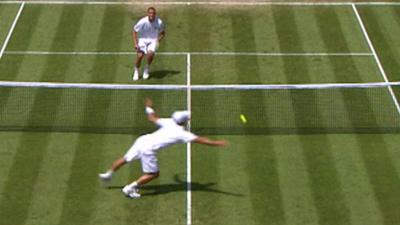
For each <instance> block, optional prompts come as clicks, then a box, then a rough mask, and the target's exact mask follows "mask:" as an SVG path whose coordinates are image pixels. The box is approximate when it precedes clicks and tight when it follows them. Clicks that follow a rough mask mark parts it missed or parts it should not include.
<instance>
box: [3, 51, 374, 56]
mask: <svg viewBox="0 0 400 225" xmlns="http://www.w3.org/2000/svg"><path fill="white" fill-rule="evenodd" d="M5 54H10V55H136V52H134V51H131V52H79V51H76V52H48V51H6V52H5ZM156 54H157V55H185V56H186V55H188V54H190V55H212V56H271V57H273V56H373V55H374V54H373V53H370V52H333V53H325V52H305V53H300V52H288V53H281V52H157V53H156Z"/></svg>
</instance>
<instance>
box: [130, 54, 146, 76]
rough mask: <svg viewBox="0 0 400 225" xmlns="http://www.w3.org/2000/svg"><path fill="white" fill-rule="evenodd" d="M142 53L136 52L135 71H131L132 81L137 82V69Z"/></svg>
mask: <svg viewBox="0 0 400 225" xmlns="http://www.w3.org/2000/svg"><path fill="white" fill-rule="evenodd" d="M143 56H144V53H143V52H141V51H138V52H137V56H136V61H135V69H134V71H133V80H139V68H140V65H141V64H142V59H143Z"/></svg>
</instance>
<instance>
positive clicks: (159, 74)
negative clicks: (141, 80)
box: [150, 70, 180, 79]
mask: <svg viewBox="0 0 400 225" xmlns="http://www.w3.org/2000/svg"><path fill="white" fill-rule="evenodd" d="M179 73H180V71H177V70H154V71H152V72H151V73H150V79H163V78H165V77H171V76H175V75H176V74H179Z"/></svg>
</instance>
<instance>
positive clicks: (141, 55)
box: [137, 52, 144, 60]
mask: <svg viewBox="0 0 400 225" xmlns="http://www.w3.org/2000/svg"><path fill="white" fill-rule="evenodd" d="M143 56H144V54H143V52H138V54H137V58H138V59H139V60H141V59H143Z"/></svg>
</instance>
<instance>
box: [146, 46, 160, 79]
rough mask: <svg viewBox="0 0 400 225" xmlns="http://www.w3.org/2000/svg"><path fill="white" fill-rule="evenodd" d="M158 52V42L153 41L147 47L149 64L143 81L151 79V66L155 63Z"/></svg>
mask: <svg viewBox="0 0 400 225" xmlns="http://www.w3.org/2000/svg"><path fill="white" fill-rule="evenodd" d="M156 50H157V40H151V41H150V42H149V43H148V45H147V54H146V59H147V64H146V65H145V66H144V70H143V79H148V78H149V77H150V65H151V63H152V62H153V59H154V55H155V52H156Z"/></svg>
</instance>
